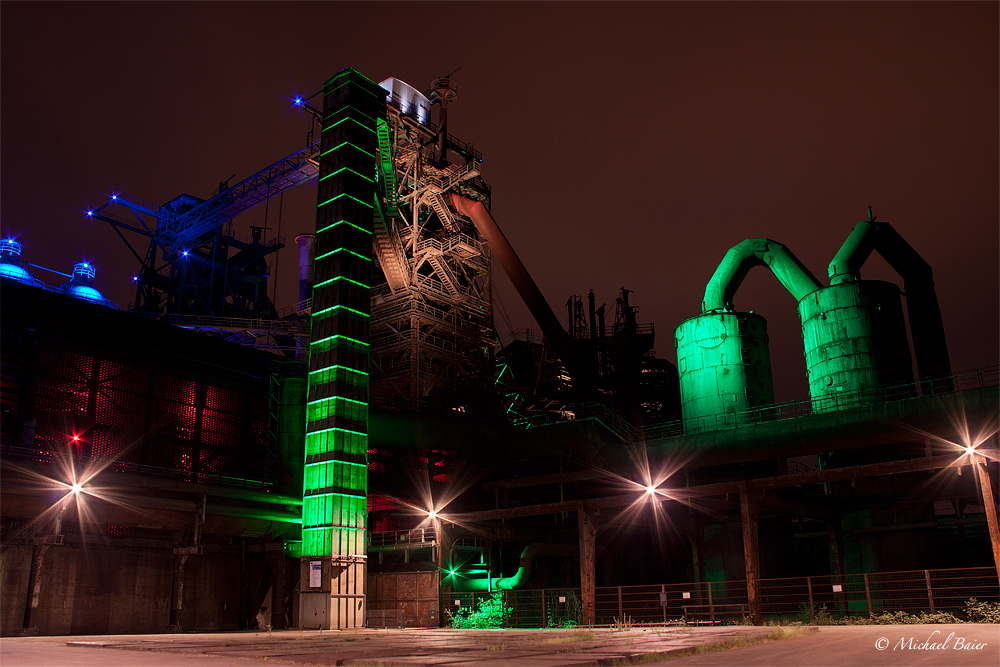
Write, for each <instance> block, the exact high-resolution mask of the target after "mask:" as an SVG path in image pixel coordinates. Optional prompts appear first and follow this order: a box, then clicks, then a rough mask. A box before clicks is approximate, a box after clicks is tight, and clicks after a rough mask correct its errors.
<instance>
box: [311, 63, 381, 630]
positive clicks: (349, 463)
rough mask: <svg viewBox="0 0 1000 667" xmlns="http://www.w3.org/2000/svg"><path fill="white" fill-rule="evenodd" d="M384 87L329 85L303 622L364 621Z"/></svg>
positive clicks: (354, 78) (347, 82) (347, 79)
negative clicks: (374, 243)
mask: <svg viewBox="0 0 1000 667" xmlns="http://www.w3.org/2000/svg"><path fill="white" fill-rule="evenodd" d="M384 116H385V91H384V90H383V89H381V88H380V87H379V86H378V84H376V83H374V82H373V81H371V80H369V79H368V78H367V77H365V76H362V75H361V74H359V73H358V72H355V71H354V70H350V69H346V70H342V71H341V72H339V73H338V74H337V75H336V76H334V77H333V78H332V79H330V80H329V81H327V82H326V85H325V86H324V92H323V134H322V140H321V146H320V167H319V184H318V190H319V192H318V199H317V207H318V208H317V212H316V241H315V252H316V258H315V272H314V275H315V281H316V282H315V287H314V289H313V300H312V317H311V323H312V333H311V336H310V346H309V393H308V398H307V406H306V414H307V417H306V420H307V422H306V441H305V469H304V483H303V498H302V562H301V579H300V581H301V582H302V583H301V595H300V604H299V612H300V616H299V618H300V626H301V627H303V628H322V629H332V628H351V627H361V626H363V625H364V619H365V574H366V566H365V516H366V501H367V499H366V493H367V485H368V469H367V458H368V455H367V451H368V372H369V363H368V361H369V319H370V311H371V265H372V259H371V256H372V233H373V231H372V225H373V215H374V214H373V206H374V204H375V196H376V182H375V181H376V178H377V172H376V168H377V162H376V154H377V150H378V135H377V134H376V126H377V123H378V120H379V119H380V118H384Z"/></svg>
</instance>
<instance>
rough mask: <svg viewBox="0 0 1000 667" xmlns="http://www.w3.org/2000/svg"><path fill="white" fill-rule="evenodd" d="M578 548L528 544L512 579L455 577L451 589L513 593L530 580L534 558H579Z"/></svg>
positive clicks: (573, 545)
mask: <svg viewBox="0 0 1000 667" xmlns="http://www.w3.org/2000/svg"><path fill="white" fill-rule="evenodd" d="M579 555H580V548H579V547H578V546H577V545H575V544H547V543H544V542H535V543H532V544H529V545H528V546H526V547H525V548H524V551H522V552H521V561H520V563H519V564H518V568H517V572H516V573H515V574H514V576H512V577H486V578H483V579H463V578H459V577H455V579H454V583H453V584H452V588H453V590H455V591H458V592H471V591H476V592H482V591H486V592H488V591H513V590H517V589H518V588H523V587H524V585H525V584H526V583H528V580H529V579H530V578H531V569H532V565H533V564H534V561H535V558H538V557H539V556H558V557H561V558H574V557H579Z"/></svg>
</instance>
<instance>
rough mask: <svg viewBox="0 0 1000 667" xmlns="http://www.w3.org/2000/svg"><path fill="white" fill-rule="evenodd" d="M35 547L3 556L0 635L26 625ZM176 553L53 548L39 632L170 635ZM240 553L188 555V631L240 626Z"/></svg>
mask: <svg viewBox="0 0 1000 667" xmlns="http://www.w3.org/2000/svg"><path fill="white" fill-rule="evenodd" d="M31 559H32V547H31V546H30V545H17V544H15V545H5V546H4V549H3V555H2V558H0V590H2V598H0V600H2V601H0V614H2V625H0V634H2V635H4V636H11V635H17V634H18V633H19V632H20V631H21V628H22V625H23V622H24V609H25V604H26V602H27V596H28V579H29V575H30V569H31ZM173 563H174V556H173V554H171V553H170V552H169V551H166V550H157V551H145V552H143V551H139V550H135V551H132V550H127V549H124V548H118V549H115V548H110V547H106V546H98V545H93V544H91V545H88V546H87V547H86V548H83V547H81V546H76V545H74V546H52V547H49V549H48V550H47V552H46V554H45V560H44V563H43V566H42V573H41V596H40V600H39V606H38V612H37V620H36V627H37V629H38V634H40V635H68V634H129V633H147V632H168V631H169V628H168V625H169V622H170V607H171V597H170V596H171V583H172V577H173ZM240 571H241V568H240V560H239V557H238V556H229V555H218V554H211V555H203V556H191V557H190V558H188V561H187V564H186V566H185V572H184V609H183V610H182V612H181V616H180V618H181V629H182V630H183V631H215V630H236V629H238V627H239V606H240Z"/></svg>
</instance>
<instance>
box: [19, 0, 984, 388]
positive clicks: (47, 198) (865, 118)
mask: <svg viewBox="0 0 1000 667" xmlns="http://www.w3.org/2000/svg"><path fill="white" fill-rule="evenodd" d="M998 7H1000V5H998V4H997V3H995V2H978V3H961V2H947V3H940V4H938V3H924V2H920V3H909V2H893V3H885V4H882V3H831V4H824V3H774V4H770V3H755V2H745V3H714V2H713V3H698V2H684V3H638V4H631V3H610V4H603V3H582V4H577V3H553V4H535V3H499V4H492V3H463V4H448V3H428V4H424V3H406V4H392V3H352V4H340V3H303V4H295V3H281V4H270V3H222V4H213V3H202V2H198V3H171V4H155V3H110V4H101V3H86V2H84V3H71V4H58V3H40V2H39V3H36V2H28V3H20V2H4V3H2V5H0V30H2V35H0V38H2V39H0V48H2V58H0V67H2V71H0V88H2V90H0V103H2V113H0V131H2V137H0V151H2V152H0V158H2V182H0V197H2V199H0V201H2V209H0V215H2V221H0V222H2V230H3V232H4V233H10V234H14V235H16V236H17V237H18V238H19V240H20V241H21V242H22V243H23V244H24V246H25V249H24V258H25V260H26V261H28V262H32V263H35V264H40V265H45V266H49V267H51V268H54V269H58V270H62V271H65V272H68V271H69V270H70V268H71V267H72V264H73V263H74V262H76V261H80V260H81V259H83V258H86V259H89V260H92V261H93V262H95V263H96V264H97V266H98V269H99V273H98V287H99V288H100V289H102V290H103V291H104V292H105V294H106V295H108V296H109V297H110V298H112V299H114V300H116V301H118V302H119V303H121V304H122V305H127V304H128V303H129V302H131V301H132V300H133V299H134V292H133V290H132V286H131V281H130V277H131V275H132V272H133V271H134V270H135V268H136V264H135V262H134V260H132V259H131V256H130V255H129V254H128V252H127V250H126V249H125V246H124V244H123V243H122V242H121V241H120V240H118V238H117V237H116V236H115V235H114V233H113V232H112V231H111V229H110V227H108V226H107V225H105V224H104V223H97V222H88V221H86V220H85V219H84V218H83V216H82V213H81V211H82V210H84V209H86V208H87V206H95V205H98V204H100V203H103V201H104V198H105V197H106V195H107V194H108V193H109V192H110V191H111V190H113V189H115V190H121V191H125V192H128V193H130V194H132V195H135V196H137V197H140V198H142V199H146V200H149V201H152V202H155V203H157V204H159V203H164V202H166V201H168V200H169V199H172V198H173V197H174V196H176V195H177V194H180V193H182V192H187V193H190V194H193V195H196V196H201V197H208V196H210V195H211V194H212V192H213V190H214V189H215V188H216V186H217V184H218V182H219V181H220V180H223V179H225V178H226V177H228V176H229V175H230V174H233V173H235V174H236V178H235V179H234V180H233V181H232V183H236V182H237V181H239V180H241V179H242V178H245V177H247V176H249V175H251V174H252V173H253V172H255V171H257V170H259V169H261V168H263V167H265V166H266V165H268V164H270V163H272V162H274V161H276V160H277V159H279V158H281V157H283V156H285V155H287V154H289V153H292V152H293V151H295V150H297V149H298V148H299V147H301V146H302V145H303V143H304V140H305V133H306V131H307V130H308V127H309V121H308V118H307V117H306V116H305V115H304V114H301V113H299V112H297V111H294V110H292V109H290V108H289V101H288V97H289V96H291V95H294V94H295V93H303V94H308V93H311V92H314V91H316V90H318V89H319V88H320V87H321V86H322V83H323V82H324V81H325V80H326V79H327V78H328V77H329V76H331V75H332V74H333V73H335V72H336V71H337V70H339V69H340V68H342V67H354V68H356V69H358V70H360V71H361V72H363V73H365V74H366V75H368V76H369V77H371V78H373V79H375V80H376V81H380V80H382V79H384V78H386V77H389V76H395V77H397V78H400V79H402V80H404V81H407V82H409V83H411V84H412V85H414V86H416V87H417V88H421V89H423V88H426V87H428V86H429V84H430V82H431V81H432V80H433V79H434V78H436V77H439V76H442V75H444V74H447V73H448V72H451V71H452V70H454V69H455V68H457V67H461V70H460V71H459V72H458V73H457V74H455V76H454V79H455V81H456V82H457V84H458V87H459V99H458V101H457V103H456V105H455V106H454V107H453V109H452V113H451V114H450V119H449V120H450V123H451V131H452V133H453V134H455V135H456V136H458V137H460V138H462V139H464V140H466V141H471V142H473V143H474V144H475V145H476V147H477V148H478V149H479V150H481V151H482V153H483V154H484V156H485V162H484V166H485V171H484V176H485V177H486V179H487V180H488V182H489V183H490V184H491V185H492V187H493V195H494V196H493V213H494V215H495V217H496V219H497V221H498V222H499V223H500V225H501V226H502V227H503V229H504V231H505V232H506V234H507V236H508V238H509V239H510V240H511V242H512V243H513V245H514V246H515V248H516V249H517V250H518V252H519V254H520V256H521V258H522V260H523V261H524V263H525V264H526V265H527V267H528V269H529V271H530V272H531V273H532V274H533V276H534V278H535V280H536V281H537V282H538V284H539V286H540V287H541V289H542V291H543V292H544V294H545V295H546V297H547V298H548V300H549V302H550V304H551V305H552V307H553V309H554V310H555V311H556V313H557V314H558V315H560V316H561V317H563V314H564V312H565V308H564V304H565V301H566V298H567V297H568V296H569V295H570V294H582V295H585V294H586V292H587V290H589V289H590V288H593V289H594V290H595V291H596V292H597V296H598V303H601V302H608V303H609V304H612V303H613V301H614V298H615V296H616V291H617V289H618V288H619V287H621V286H625V287H628V288H629V289H632V290H634V291H635V297H634V298H635V302H636V303H637V304H638V305H639V306H640V320H641V321H647V322H653V323H654V324H655V325H656V328H657V333H658V338H657V346H656V347H657V350H658V351H659V354H660V355H661V356H664V357H666V358H669V359H671V360H676V358H675V355H674V350H673V341H672V337H673V329H674V327H675V326H676V325H677V324H678V323H680V322H681V321H682V320H684V319H687V318H689V317H692V316H694V315H697V314H698V312H699V308H700V302H701V297H702V294H703V292H704V287H705V284H706V282H707V281H708V279H709V278H710V277H711V275H712V273H713V271H714V270H715V268H716V266H717V265H718V263H719V261H720V260H721V258H722V256H723V255H724V254H725V252H726V250H727V249H729V248H730V247H731V246H733V245H735V244H736V243H738V242H740V241H742V240H743V239H745V238H751V237H760V236H766V237H770V238H773V239H775V240H777V241H780V242H782V243H784V244H786V245H787V246H788V247H789V248H790V249H791V250H792V251H793V252H794V253H795V254H796V255H797V256H798V257H799V258H800V259H801V260H802V261H803V263H804V264H805V265H806V266H807V267H808V268H809V269H810V270H811V271H812V272H813V273H814V274H815V275H816V276H817V277H818V278H820V280H821V281H822V282H824V284H825V283H826V282H827V280H826V267H827V264H828V263H829V262H830V260H831V259H832V258H833V255H834V254H835V253H836V251H837V249H838V248H839V247H840V245H841V244H842V243H843V242H844V240H845V239H846V238H847V236H848V234H849V233H850V231H851V229H852V227H853V225H854V224H855V223H856V222H857V221H858V220H860V219H862V218H864V217H866V216H865V207H866V206H868V205H872V206H874V210H875V213H876V215H877V216H878V218H879V220H884V221H887V222H891V223H892V224H893V225H894V226H895V227H896V229H897V230H898V231H899V232H900V233H901V234H902V235H903V237H904V238H906V239H907V240H908V241H909V242H910V244H911V245H912V246H913V247H914V248H915V249H916V250H917V252H919V253H920V254H921V255H922V256H923V257H924V258H925V259H926V260H927V261H928V262H929V263H930V264H931V266H932V267H933V269H934V276H935V281H936V283H937V285H938V295H939V299H940V301H941V305H942V309H943V314H944V319H945V326H946V332H947V336H948V342H949V347H950V351H951V359H952V366H953V368H955V369H956V370H963V369H970V368H977V367H982V366H985V365H989V364H996V363H997V361H998V340H1000V331H998V319H1000V317H998V310H1000V306H998V303H1000V295H998V283H1000V280H998V245H1000V240H998V228H1000V211H998V200H1000V186H998V183H1000V170H998V151H1000V140H998V118H1000V104H998V98H1000V93H998V91H1000V85H998V80H1000V68H998V53H1000V47H998ZM315 196H316V195H315V189H314V188H311V187H305V186H303V187H301V188H299V189H298V190H297V191H295V192H294V193H293V194H290V195H288V196H286V198H285V204H284V210H283V215H282V235H283V236H285V237H286V238H287V239H288V240H289V245H290V246H292V243H291V238H292V237H293V236H294V235H295V234H296V233H300V232H304V231H309V230H311V229H312V225H313V224H314V221H313V218H312V210H313V207H314V206H315ZM262 220H263V210H262V209H261V210H258V211H257V212H255V213H253V214H249V215H247V216H243V219H239V224H240V226H241V227H246V226H248V225H249V224H250V223H251V222H253V223H255V224H260V222H261V221H262ZM268 224H269V226H272V227H276V226H277V213H276V210H275V207H272V208H271V210H270V213H269V218H268ZM272 233H273V232H272ZM143 249H144V247H143ZM33 272H34V274H35V276H36V277H37V278H40V279H42V280H45V281H47V282H49V283H53V284H54V283H58V282H61V281H62V279H61V278H59V277H58V276H54V275H52V274H46V273H44V272H42V271H39V270H33ZM276 273H277V276H278V302H279V306H284V305H289V304H291V303H292V302H293V301H294V300H295V298H296V297H295V294H296V293H295V289H296V285H295V283H296V280H297V275H296V267H295V258H294V251H293V249H292V248H291V247H290V248H289V249H287V250H285V251H282V252H281V253H280V254H279V260H278V266H277V268H276ZM863 275H864V277H866V278H879V279H888V280H893V281H894V282H897V283H898V282H900V281H899V279H898V278H897V276H895V275H894V273H893V272H892V271H891V270H890V269H889V268H888V267H887V266H886V265H885V264H884V262H882V260H881V259H880V258H877V257H874V258H872V259H871V260H869V263H868V264H867V265H866V268H865V270H864V271H863ZM498 282H499V283H500V285H499V290H500V298H501V300H502V303H503V305H504V306H505V311H506V314H507V316H508V319H509V320H510V322H511V325H512V326H513V327H514V328H524V327H533V326H534V324H533V323H532V322H531V320H530V317H529V316H528V314H527V311H526V309H525V308H524V307H523V306H521V305H520V304H519V302H518V300H517V297H516V295H515V294H514V293H513V291H512V290H511V289H510V287H509V285H508V284H506V283H505V282H504V281H502V280H499V281H498ZM736 306H737V309H739V310H753V311H755V312H757V313H760V314H762V315H764V316H765V317H766V318H767V319H768V322H769V330H770V333H771V352H772V357H773V358H774V371H775V384H776V391H777V397H778V399H779V400H791V399H797V398H804V397H805V395H806V389H805V387H806V385H805V380H804V375H805V368H804V364H803V361H802V350H801V341H800V339H799V333H798V323H797V316H796V311H795V302H794V300H793V298H792V297H791V296H790V295H788V294H787V293H786V292H784V290H783V288H781V286H780V285H779V284H778V283H777V281H776V280H774V278H773V277H772V276H770V274H768V273H766V272H764V271H763V270H762V269H755V270H754V271H752V272H751V274H750V275H749V277H748V278H747V280H746V281H745V283H744V286H743V288H742V289H741V290H740V291H739V292H738V293H737V297H736ZM498 328H499V330H500V332H501V335H505V334H507V333H508V332H509V329H508V327H507V325H506V323H505V322H504V321H503V319H502V318H498Z"/></svg>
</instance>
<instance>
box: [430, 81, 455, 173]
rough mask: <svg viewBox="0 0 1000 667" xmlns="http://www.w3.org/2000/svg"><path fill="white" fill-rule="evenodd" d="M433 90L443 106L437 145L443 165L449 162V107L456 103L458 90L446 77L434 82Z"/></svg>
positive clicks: (439, 158)
mask: <svg viewBox="0 0 1000 667" xmlns="http://www.w3.org/2000/svg"><path fill="white" fill-rule="evenodd" d="M456 71H457V70H456ZM453 74H454V72H453ZM449 76H450V75H449ZM432 90H433V93H434V95H435V96H436V98H437V102H438V104H440V105H441V122H440V127H439V130H438V136H437V144H438V160H440V163H441V164H442V165H443V164H445V163H446V162H447V161H448V105H449V104H450V103H451V102H454V101H455V98H456V97H457V96H458V89H457V88H455V84H454V82H452V80H451V79H449V78H448V77H444V78H441V79H438V80H437V81H435V82H434V88H433V89H432Z"/></svg>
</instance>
